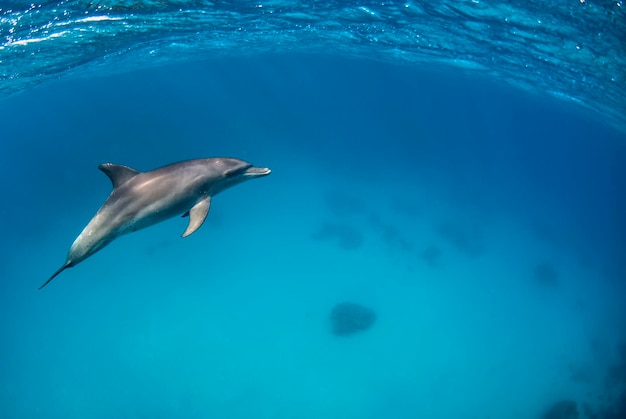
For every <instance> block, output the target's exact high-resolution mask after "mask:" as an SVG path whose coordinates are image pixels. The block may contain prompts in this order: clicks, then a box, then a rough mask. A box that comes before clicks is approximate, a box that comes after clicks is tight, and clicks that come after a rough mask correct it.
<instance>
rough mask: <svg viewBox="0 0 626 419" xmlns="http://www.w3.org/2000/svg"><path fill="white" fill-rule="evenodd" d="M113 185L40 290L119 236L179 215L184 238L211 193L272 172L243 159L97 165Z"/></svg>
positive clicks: (203, 213)
mask: <svg viewBox="0 0 626 419" xmlns="http://www.w3.org/2000/svg"><path fill="white" fill-rule="evenodd" d="M98 168H99V169H100V170H102V171H103V172H104V173H105V174H106V175H107V176H108V177H109V179H111V182H112V183H113V192H111V195H109V197H108V198H107V200H106V201H105V202H104V204H103V205H102V207H100V209H99V210H98V212H97V213H96V215H94V217H93V218H92V219H91V221H89V224H87V226H86V227H85V228H84V229H83V231H82V232H81V233H80V235H79V236H78V237H77V238H76V240H74V243H73V244H72V247H71V248H70V251H69V252H68V254H67V258H66V260H65V264H63V266H61V267H60V268H59V269H58V270H57V271H56V272H55V273H54V274H53V275H52V276H51V277H50V278H49V279H48V280H47V281H46V282H44V283H43V284H42V285H41V286H40V287H39V289H42V288H43V287H45V286H46V285H47V284H48V282H50V281H52V280H53V279H54V278H55V277H56V276H57V275H58V274H60V273H61V272H63V271H64V270H65V269H67V268H71V267H72V266H76V265H77V264H78V263H80V262H82V261H83V260H85V259H87V258H88V257H89V256H91V255H93V254H94V253H96V252H97V251H98V250H100V249H102V248H103V247H104V246H106V245H107V244H109V243H111V242H112V241H113V240H114V239H116V238H117V237H119V236H121V235H123V234H126V233H130V232H133V231H137V230H140V229H142V228H146V227H149V226H151V225H153V224H156V223H158V222H161V221H163V220H166V219H168V218H172V217H175V216H176V215H179V214H183V217H185V216H189V225H187V229H186V230H185V232H184V233H183V237H187V236H189V235H190V234H191V233H193V232H194V231H196V230H197V229H198V228H200V226H201V225H202V223H203V222H204V219H205V218H206V216H207V214H208V212H209V207H210V206H211V197H213V196H214V195H217V194H218V193H219V192H221V191H223V190H224V189H227V188H230V187H231V186H234V185H237V184H238V183H241V182H244V181H246V180H248V179H254V178H257V177H260V176H266V175H269V174H270V172H271V170H270V169H268V168H265V167H254V166H252V165H251V164H250V163H248V162H245V161H243V160H238V159H232V158H210V159H197V160H187V161H182V162H179V163H173V164H170V165H167V166H163V167H161V168H158V169H155V170H152V171H150V172H139V171H137V170H135V169H131V168H130V167H127V166H121V165H117V164H111V163H106V164H101V165H100V166H98Z"/></svg>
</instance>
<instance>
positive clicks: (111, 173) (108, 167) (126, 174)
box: [98, 163, 141, 189]
mask: <svg viewBox="0 0 626 419" xmlns="http://www.w3.org/2000/svg"><path fill="white" fill-rule="evenodd" d="M98 169H100V170H102V171H103V172H104V174H105V175H107V176H108V177H109V179H111V183H112V184H113V189H115V188H117V187H118V186H120V185H122V184H124V183H126V182H127V181H128V180H129V179H131V178H133V177H135V176H137V175H138V174H139V173H141V172H140V171H138V170H135V169H132V168H130V167H128V166H122V165H121V164H113V163H104V164H101V165H100V166H98Z"/></svg>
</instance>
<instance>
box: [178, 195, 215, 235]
mask: <svg viewBox="0 0 626 419" xmlns="http://www.w3.org/2000/svg"><path fill="white" fill-rule="evenodd" d="M209 208H211V197H210V196H207V197H206V198H204V199H202V200H200V201H198V202H197V203H196V205H194V206H193V207H191V209H190V210H189V211H188V213H189V225H188V226H187V230H185V232H184V233H183V237H187V236H189V235H190V234H191V233H193V232H194V231H196V230H197V229H199V228H200V226H201V225H202V223H204V220H205V219H206V216H207V214H208V213H209ZM183 217H184V215H183Z"/></svg>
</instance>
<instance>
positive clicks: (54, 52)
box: [0, 0, 626, 131]
mask: <svg viewBox="0 0 626 419" xmlns="http://www.w3.org/2000/svg"><path fill="white" fill-rule="evenodd" d="M625 33H626V13H625V11H624V6H623V5H622V2H621V1H594V2H591V1H588V0H578V1H567V2H554V1H508V2H506V1H498V0H494V1H483V0H465V1H457V2H451V3H445V2H422V1H369V0H365V1H361V2H358V3H353V2H345V1H338V0H337V1H306V2H304V1H287V0H282V1H281V0H276V1H267V2H265V1H247V0H243V1H232V2H224V1H202V0H196V1H186V0H185V1H183V0H178V1H137V0H135V1H129V0H121V1H120V0H106V1H97V0H96V1H69V0H64V1H47V2H40V3H38V4H33V3H30V2H23V1H8V2H3V3H2V6H0V34H1V35H0V68H1V73H0V94H3V95H6V94H10V93H14V92H18V91H21V90H24V89H26V88H28V87H30V86H33V85H34V84H37V83H39V82H41V81H43V80H46V79H49V78H52V77H59V76H63V75H66V74H70V73H73V72H77V71H80V72H83V71H86V70H94V69H96V70H101V71H121V70H124V69H130V68H134V67H141V66H148V65H158V64H160V63H163V62H169V61H173V60H176V61H178V60H189V59H196V58H199V57H206V56H207V55H213V56H214V55H216V54H230V55H245V54H262V53H267V52H291V51H299V52H311V53H320V52H321V53H328V52H329V51H333V52H335V53H338V54H342V55H345V56H356V57H368V58H374V59H379V60H385V61H391V62H403V63H406V62H408V63H416V64H417V63H446V64H449V65H453V66H457V67H461V68H464V69H471V70H476V71H482V72H486V73H488V74H489V75H491V76H493V77H497V78H498V79H501V80H504V81H507V82H509V83H511V84H514V85H516V86H519V87H521V88H523V89H526V90H530V91H534V92H543V93H547V94H550V95H553V96H555V97H558V98H561V99H566V100H569V101H574V102H576V103H578V104H580V105H583V106H584V107H586V108H587V109H590V110H592V111H594V112H597V113H598V114H600V115H602V117H603V118H604V119H605V120H606V121H607V122H609V123H612V124H613V125H615V126H616V127H618V128H619V129H621V130H623V131H626V116H625V114H626V112H624V110H625V109H626V71H625V70H624V68H626V42H624V34H625Z"/></svg>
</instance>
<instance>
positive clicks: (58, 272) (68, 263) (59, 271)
mask: <svg viewBox="0 0 626 419" xmlns="http://www.w3.org/2000/svg"><path fill="white" fill-rule="evenodd" d="M72 266H74V264H73V263H71V262H65V265H63V266H61V267H60V268H59V269H58V270H57V271H56V272H55V273H53V274H52V276H51V277H50V278H48V280H47V281H46V282H44V283H43V284H42V285H41V286H40V287H39V289H42V288H43V287H45V286H46V285H48V282H50V281H52V280H53V279H54V278H55V277H56V276H57V275H58V274H60V273H61V272H63V271H64V270H66V269H67V268H71V267H72Z"/></svg>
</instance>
